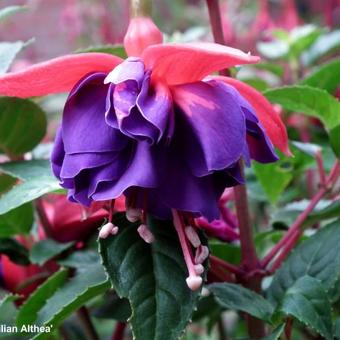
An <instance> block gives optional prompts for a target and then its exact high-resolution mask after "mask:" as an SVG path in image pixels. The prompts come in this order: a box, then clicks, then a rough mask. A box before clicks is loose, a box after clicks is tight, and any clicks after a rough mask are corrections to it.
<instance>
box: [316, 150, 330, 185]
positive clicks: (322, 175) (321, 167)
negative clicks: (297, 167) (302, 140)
mask: <svg viewBox="0 0 340 340" xmlns="http://www.w3.org/2000/svg"><path fill="white" fill-rule="evenodd" d="M315 160H316V164H317V167H318V171H319V176H320V184H321V186H325V185H326V182H327V176H326V172H325V167H324V164H323V159H322V154H321V151H318V152H317V153H316V155H315Z"/></svg>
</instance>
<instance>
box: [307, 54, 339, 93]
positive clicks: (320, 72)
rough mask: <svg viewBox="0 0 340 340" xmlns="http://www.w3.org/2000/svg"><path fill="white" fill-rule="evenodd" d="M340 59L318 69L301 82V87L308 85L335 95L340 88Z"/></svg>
mask: <svg viewBox="0 0 340 340" xmlns="http://www.w3.org/2000/svg"><path fill="white" fill-rule="evenodd" d="M339 79H340V58H337V59H334V60H332V61H330V62H328V63H326V64H322V65H321V66H320V67H317V68H316V70H314V71H313V72H312V73H311V74H309V75H307V76H306V77H305V78H304V79H302V80H301V81H300V85H308V86H312V87H317V88H320V89H324V90H326V91H328V92H329V93H331V94H333V93H334V92H335V90H336V89H337V87H338V86H339V83H340V81H339Z"/></svg>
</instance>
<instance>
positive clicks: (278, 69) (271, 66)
mask: <svg viewBox="0 0 340 340" xmlns="http://www.w3.org/2000/svg"><path fill="white" fill-rule="evenodd" d="M251 66H252V67H254V68H257V69H259V70H265V71H269V72H271V73H273V74H275V75H277V76H278V77H282V76H283V72H284V71H283V67H282V66H281V65H278V64H275V63H269V62H262V63H258V64H254V65H251Z"/></svg>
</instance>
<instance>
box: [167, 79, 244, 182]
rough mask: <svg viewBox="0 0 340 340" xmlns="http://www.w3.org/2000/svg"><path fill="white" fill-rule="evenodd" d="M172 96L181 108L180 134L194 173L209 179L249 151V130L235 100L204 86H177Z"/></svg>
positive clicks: (187, 159)
mask: <svg viewBox="0 0 340 340" xmlns="http://www.w3.org/2000/svg"><path fill="white" fill-rule="evenodd" d="M172 94H173V97H174V102H175V104H176V105H178V107H179V108H180V110H176V114H177V115H178V117H176V118H178V122H177V121H176V124H177V127H176V132H177V130H179V129H180V130H181V131H180V132H179V133H180V134H182V137H183V145H182V147H183V148H184V150H185V152H186V155H187V157H186V161H187V162H188V163H189V164H190V168H191V171H192V173H193V174H195V175H196V176H205V175H207V174H210V173H212V172H214V171H217V170H223V169H226V168H228V167H230V166H231V165H233V164H234V163H235V162H237V161H238V160H239V159H240V157H241V155H242V153H243V150H244V147H245V143H246V138H245V135H246V127H245V118H244V114H243V112H242V110H241V107H240V105H239V102H238V101H237V100H236V99H235V98H234V96H233V95H232V94H230V93H229V92H228V91H226V90H224V89H222V88H220V87H219V86H214V84H213V83H204V82H196V83H191V84H184V85H179V86H175V87H174V88H173V90H172ZM178 125H180V127H178Z"/></svg>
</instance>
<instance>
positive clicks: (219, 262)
mask: <svg viewBox="0 0 340 340" xmlns="http://www.w3.org/2000/svg"><path fill="white" fill-rule="evenodd" d="M209 258H210V261H211V264H212V265H214V264H216V265H218V266H221V267H222V268H224V269H226V270H228V271H229V272H230V273H233V274H236V275H243V274H244V272H243V271H242V270H241V269H240V268H238V267H237V266H235V265H233V264H231V263H229V262H226V261H224V260H222V259H220V258H218V257H216V256H214V255H210V256H209Z"/></svg>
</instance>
